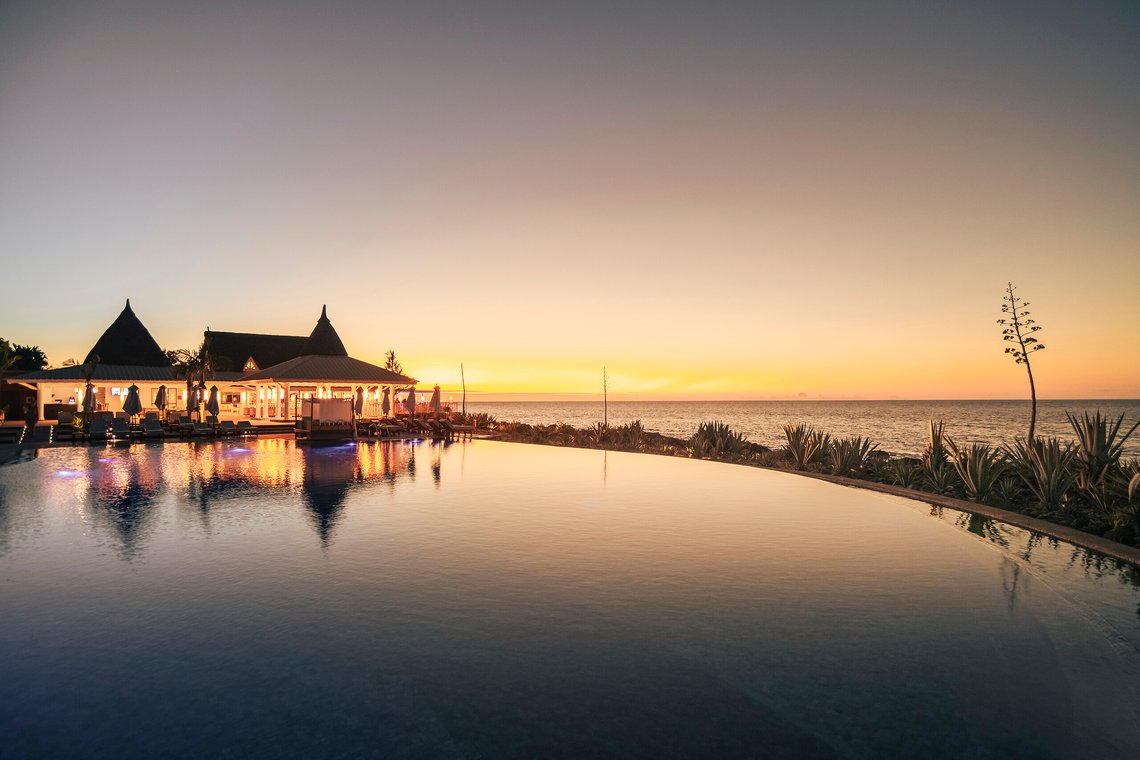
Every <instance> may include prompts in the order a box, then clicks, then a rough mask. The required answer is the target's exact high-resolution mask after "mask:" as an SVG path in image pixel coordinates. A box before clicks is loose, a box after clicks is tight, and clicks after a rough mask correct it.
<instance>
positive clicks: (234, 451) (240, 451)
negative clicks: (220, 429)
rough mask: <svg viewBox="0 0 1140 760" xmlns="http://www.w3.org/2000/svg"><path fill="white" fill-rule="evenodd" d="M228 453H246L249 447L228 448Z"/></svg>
mask: <svg viewBox="0 0 1140 760" xmlns="http://www.w3.org/2000/svg"><path fill="white" fill-rule="evenodd" d="M228 453H230V454H248V453H249V449H230V450H229V451H228Z"/></svg>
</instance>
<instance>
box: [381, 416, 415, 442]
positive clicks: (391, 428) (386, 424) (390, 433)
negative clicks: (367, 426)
mask: <svg viewBox="0 0 1140 760" xmlns="http://www.w3.org/2000/svg"><path fill="white" fill-rule="evenodd" d="M376 430H377V434H378V435H381V436H384V437H386V438H395V437H397V436H400V435H403V434H404V433H405V432H407V428H406V427H404V423H402V422H400V421H399V420H396V419H387V420H381V421H380V422H379V423H378V424H377V425H376Z"/></svg>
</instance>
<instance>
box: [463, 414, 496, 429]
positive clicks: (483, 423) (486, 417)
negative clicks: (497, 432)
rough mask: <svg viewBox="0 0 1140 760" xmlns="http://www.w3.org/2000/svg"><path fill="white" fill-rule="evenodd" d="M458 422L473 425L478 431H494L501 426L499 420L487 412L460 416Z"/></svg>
mask: <svg viewBox="0 0 1140 760" xmlns="http://www.w3.org/2000/svg"><path fill="white" fill-rule="evenodd" d="M458 420H459V422H460V424H462V425H472V426H473V427H474V428H475V429H476V430H494V429H495V428H496V427H498V425H499V420H498V419H496V418H495V417H494V416H493V415H491V414H488V413H487V412H474V413H471V414H460V415H459V416H458Z"/></svg>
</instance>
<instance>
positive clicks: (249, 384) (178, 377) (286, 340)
mask: <svg viewBox="0 0 1140 760" xmlns="http://www.w3.org/2000/svg"><path fill="white" fill-rule="evenodd" d="M203 338H204V345H205V347H206V352H207V355H208V356H210V357H211V362H210V363H211V369H210V370H209V371H207V372H205V373H204V374H203V375H201V376H199V377H196V378H190V379H191V381H194V380H196V381H197V383H198V385H197V387H196V389H190V388H188V383H187V380H188V378H187V377H186V376H185V375H183V374H181V373H180V371H179V370H177V369H176V368H174V367H172V366H171V364H170V361H169V359H168V358H167V357H166V355H165V354H164V353H163V351H162V349H161V348H160V347H159V345H158V342H157V341H156V340H155V339H154V337H153V336H152V335H151V334H150V331H149V330H147V328H146V326H145V325H143V323H142V322H141V321H140V320H139V318H138V317H137V316H136V315H135V313H134V311H133V310H132V309H131V302H130V300H128V301H127V303H126V306H125V307H124V308H123V311H122V313H121V314H119V316H118V317H117V318H116V319H115V321H114V322H112V323H111V325H110V326H109V327H108V328H107V329H106V330H105V331H104V332H103V334H102V335H101V336H100V337H99V339H98V340H97V341H96V342H95V345H94V346H92V347H91V350H90V351H89V352H88V353H87V356H86V357H85V359H84V363H83V365H73V366H69V367H58V368H56V369H47V370H40V371H37V372H29V373H24V374H21V375H16V376H14V377H12V378H9V379H7V382H11V383H18V384H20V385H23V386H25V387H27V388H31V389H33V390H35V391H36V399H37V402H38V405H39V411H40V419H44V420H53V419H56V418H57V417H58V415H59V413H60V412H73V411H76V410H77V408H82V404H83V397H84V391H85V388H86V384H87V374H86V373H90V382H91V385H92V399H93V402H94V408H95V409H96V410H99V411H107V412H122V411H123V402H124V401H125V400H126V398H127V393H128V389H129V388H130V386H132V385H135V386H137V387H138V389H139V398H140V400H141V401H142V405H143V409H144V411H154V410H155V409H156V405H155V401H156V398H157V397H158V394H159V391H160V389H165V397H166V408H167V409H175V410H177V409H183V410H184V409H187V408H188V407H192V406H194V405H195V404H198V403H202V402H204V401H205V398H204V396H205V394H204V391H206V390H207V388H209V389H212V388H213V387H214V386H216V387H217V389H218V402H219V407H220V412H219V416H221V417H228V418H252V419H259V420H268V419H294V418H296V417H297V416H298V415H299V414H300V407H301V402H302V401H303V400H304V399H307V398H359V399H360V402H359V403H358V406H359V407H361V410H362V411H361V416H364V417H380V416H383V414H384V411H383V407H384V398H385V396H387V398H388V407H389V409H395V407H396V403H397V399H396V397H395V393H396V391H408V390H412V389H414V387H415V384H416V380H414V379H413V378H410V377H408V376H406V375H402V374H398V373H395V372H392V371H390V370H387V369H385V368H383V367H379V366H376V365H375V364H370V363H368V362H366V361H363V360H360V359H354V358H352V357H350V356H349V355H348V352H347V351H346V350H345V347H344V343H343V342H342V341H341V339H340V336H339V335H338V334H337V332H336V329H335V328H334V327H333V325H332V322H330V321H329V318H328V314H327V312H326V310H325V308H324V307H322V309H321V316H320V319H318V320H317V324H316V326H315V327H314V328H313V331H312V333H311V334H310V335H309V336H308V337H305V336H298V335H266V334H258V333H236V332H220V331H214V330H210V329H208V328H207V329H206V331H205V332H204V334H203ZM195 390H197V391H198V393H197V394H195ZM188 392H189V394H190V399H189V403H188V399H187V395H188ZM195 395H196V396H197V397H195Z"/></svg>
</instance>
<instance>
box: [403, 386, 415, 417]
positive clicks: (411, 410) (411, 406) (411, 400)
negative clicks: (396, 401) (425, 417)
mask: <svg viewBox="0 0 1140 760" xmlns="http://www.w3.org/2000/svg"><path fill="white" fill-rule="evenodd" d="M404 406H406V407H408V416H409V417H415V416H416V389H415V388H412V389H411V390H410V391H408V398H407V400H406V401H404Z"/></svg>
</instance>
